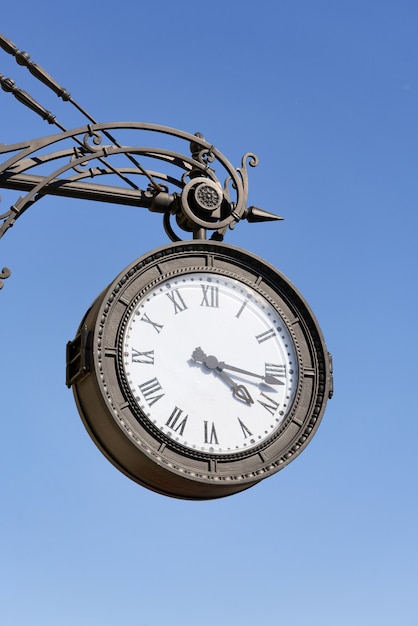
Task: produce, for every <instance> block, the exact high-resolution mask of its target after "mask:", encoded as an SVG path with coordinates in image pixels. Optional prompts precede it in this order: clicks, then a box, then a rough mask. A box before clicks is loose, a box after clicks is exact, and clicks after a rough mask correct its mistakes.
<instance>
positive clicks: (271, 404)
mask: <svg viewBox="0 0 418 626" xmlns="http://www.w3.org/2000/svg"><path fill="white" fill-rule="evenodd" d="M261 395H262V396H263V397H264V398H265V399H266V400H267V402H263V400H257V402H259V403H260V404H261V405H262V406H263V407H264V408H265V409H267V411H268V412H269V413H271V415H274V414H275V412H276V411H277V409H278V407H279V403H278V402H276V400H273V398H270V396H268V395H267V394H265V393H264V392H263V391H262V392H261Z"/></svg>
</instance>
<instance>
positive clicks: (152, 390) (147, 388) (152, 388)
mask: <svg viewBox="0 0 418 626" xmlns="http://www.w3.org/2000/svg"><path fill="white" fill-rule="evenodd" d="M139 389H140V391H141V393H142V395H143V396H144V399H145V401H146V402H147V403H148V405H149V406H152V405H153V404H155V402H157V400H160V398H162V397H163V395H164V394H163V393H161V394H159V395H154V394H156V393H158V392H159V391H162V387H161V385H160V383H159V382H158V380H157V379H156V378H151V380H147V382H145V383H142V385H139Z"/></svg>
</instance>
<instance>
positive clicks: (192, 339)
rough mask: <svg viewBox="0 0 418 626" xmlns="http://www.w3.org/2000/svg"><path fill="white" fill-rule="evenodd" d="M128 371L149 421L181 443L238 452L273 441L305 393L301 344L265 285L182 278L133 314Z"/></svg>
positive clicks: (218, 276) (150, 294) (126, 344)
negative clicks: (298, 397) (300, 384)
mask: <svg viewBox="0 0 418 626" xmlns="http://www.w3.org/2000/svg"><path fill="white" fill-rule="evenodd" d="M123 369H124V375H125V377H126V382H127V385H128V388H129V390H130V392H131V394H132V397H133V399H134V401H135V403H136V405H137V406H138V407H139V409H140V413H141V415H145V417H146V419H148V420H149V422H150V424H152V427H153V428H154V429H156V430H157V431H159V432H160V433H161V434H162V435H163V436H164V437H165V438H167V439H170V441H171V442H173V443H174V444H175V445H176V446H182V447H184V448H187V449H189V450H193V451H195V452H197V453H203V454H204V453H206V454H207V453H210V454H214V455H230V454H237V453H242V452H245V451H246V450H251V449H252V448H254V447H255V446H258V445H260V444H262V443H263V442H265V441H266V440H267V439H269V438H271V437H272V436H273V435H274V434H275V432H276V431H277V429H279V428H280V425H281V424H282V422H283V420H284V419H285V417H286V415H287V414H288V412H289V410H290V408H291V405H292V401H293V399H294V397H295V393H296V389H297V387H298V375H299V372H298V358H297V353H296V348H295V341H294V338H293V336H292V334H291V332H290V331H289V328H288V326H287V325H286V323H285V321H284V319H283V317H282V316H281V315H280V314H279V312H278V311H277V310H276V308H275V307H274V306H273V305H272V304H271V303H270V301H269V300H268V299H267V298H266V297H264V295H263V293H262V292H261V291H258V290H257V288H256V287H254V288H252V287H250V286H248V285H246V284H245V283H244V282H241V281H240V280H237V279H235V278H232V277H230V276H229V275H225V274H222V273H220V272H219V273H217V272H206V271H205V272H187V273H179V274H178V275H175V276H173V277H170V279H163V280H161V282H159V283H157V284H156V285H155V286H154V287H152V288H150V289H149V290H147V291H146V293H145V295H143V296H142V297H141V298H140V299H139V300H137V301H136V302H135V304H134V306H133V308H131V310H130V313H129V317H128V319H127V321H126V326H125V332H124V337H123Z"/></svg>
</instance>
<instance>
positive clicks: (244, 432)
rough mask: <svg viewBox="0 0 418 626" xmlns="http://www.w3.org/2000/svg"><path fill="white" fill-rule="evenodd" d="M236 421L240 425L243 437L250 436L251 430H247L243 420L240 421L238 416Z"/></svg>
mask: <svg viewBox="0 0 418 626" xmlns="http://www.w3.org/2000/svg"><path fill="white" fill-rule="evenodd" d="M238 421H239V425H240V426H241V430H242V432H243V435H244V438H245V439H247V437H252V432H251V431H250V430H248V428H247V427H246V425H245V424H244V422H242V421H241V420H240V418H239V417H238Z"/></svg>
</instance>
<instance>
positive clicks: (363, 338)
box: [0, 0, 418, 626]
mask: <svg viewBox="0 0 418 626" xmlns="http://www.w3.org/2000/svg"><path fill="white" fill-rule="evenodd" d="M417 27H418V8H417V5H416V3H415V2H412V1H407V0H400V1H398V2H396V3H394V2H389V1H386V0H384V1H382V2H377V1H373V0H365V1H362V2H360V1H358V0H354V1H350V2H338V3H337V2H331V1H330V0H319V1H317V2H308V1H307V0H296V1H293V2H290V1H278V2H269V1H267V0H260V1H259V2H257V3H254V2H247V0H243V1H242V2H240V3H233V2H225V1H223V2H220V1H219V0H214V1H213V2H212V3H211V4H207V5H204V6H203V5H198V4H196V3H192V2H188V1H182V0H180V1H178V2H176V3H172V2H168V0H162V1H161V2H159V3H155V4H154V5H152V6H151V5H150V4H149V3H144V2H134V1H132V0H131V1H121V2H119V3H117V5H115V4H110V3H102V2H101V3H99V2H95V1H92V2H88V3H86V2H81V1H80V0H74V1H73V2H72V3H55V2H54V3H53V2H50V1H46V0H44V1H42V0H40V1H39V2H36V3H32V2H28V1H27V0H23V1H22V2H19V3H14V4H12V3H7V4H6V5H5V6H4V7H2V17H1V28H0V31H1V32H2V33H3V34H4V35H5V36H6V37H8V38H9V39H11V40H12V41H14V42H15V44H16V45H17V47H18V48H20V49H23V50H26V51H27V52H29V54H30V55H31V58H32V60H33V61H35V62H37V63H38V64H40V65H41V66H43V67H44V68H45V69H46V70H47V71H48V72H49V73H50V74H51V75H52V76H53V77H54V78H55V79H56V80H57V81H58V82H59V83H60V84H62V85H63V86H64V87H65V88H66V89H68V90H69V91H70V92H71V94H72V96H73V98H74V99H75V100H77V101H78V102H80V104H81V105H82V106H83V107H84V108H85V109H86V110H88V111H89V112H90V113H91V114H92V115H93V116H94V117H95V118H96V119H97V120H99V121H103V122H105V121H106V122H109V121H146V122H152V123H158V124H163V125H167V126H172V127H175V128H179V129H181V130H184V131H187V132H191V133H194V132H196V131H200V132H202V133H203V134H204V136H205V137H206V139H207V140H208V141H210V142H211V143H213V144H214V145H215V146H216V147H217V148H218V149H219V150H221V151H222V152H223V153H224V154H225V155H226V156H227V158H228V159H229V160H230V162H232V163H233V164H234V165H236V167H239V166H240V163H241V157H242V155H243V154H244V153H246V152H248V151H251V152H254V153H256V154H257V155H258V157H259V160H260V162H259V165H258V167H257V168H255V169H252V170H250V172H249V176H250V192H249V204H254V205H256V206H259V207H262V208H264V209H266V210H268V211H272V212H274V213H277V214H279V215H282V216H283V217H285V220H284V221H283V222H278V223H275V224H255V225H249V224H246V223H243V224H239V225H238V226H237V228H236V229H235V230H234V231H231V232H229V233H228V235H227V237H226V242H227V243H231V244H233V245H236V246H239V247H242V248H246V249H248V250H250V251H252V252H254V253H255V254H258V255H260V256H262V257H264V258H265V259H266V260H267V261H268V262H269V263H272V264H273V265H275V266H276V267H277V268H278V269H279V270H280V271H281V272H283V273H284V274H286V275H287V276H288V277H289V279H290V280H291V281H292V282H293V284H294V285H295V286H296V287H297V288H298V289H299V290H300V291H301V292H302V293H303V295H304V296H305V298H306V299H307V301H308V302H309V304H310V306H311V307H312V309H313V311H314V313H315V315H316V317H317V319H318V321H319V323H320V326H321V328H322V331H323V333H324V336H325V340H326V342H327V346H328V349H329V350H330V352H332V354H333V358H334V369H335V396H334V398H333V399H332V400H331V401H330V402H329V403H328V406H327V410H326V413H325V416H324V418H323V420H322V423H321V426H320V428H319V430H318V432H317V434H316V436H315V437H314V439H313V441H312V442H311V444H310V445H309V446H308V447H307V448H306V450H305V451H304V452H303V453H302V454H301V455H300V456H299V457H298V458H297V459H296V460H295V461H294V462H293V463H291V464H290V465H289V466H288V467H287V468H286V469H284V470H283V471H281V472H279V473H277V474H276V475H274V476H273V477H271V478H269V479H268V480H265V481H263V482H261V483H260V484H259V485H257V486H256V487H254V488H252V489H250V490H249V491H246V492H244V493H241V494H238V495H235V496H233V497H230V498H226V499H223V500H219V501H214V502H185V501H181V500H173V499H170V498H166V497H163V496H160V495H157V494H155V493H152V492H150V491H147V490H146V489H144V488H141V487H140V486H138V485H137V484H135V483H133V482H131V481H130V480H129V479H127V478H126V477H125V476H123V475H122V474H120V473H119V472H118V471H117V470H116V469H115V468H114V467H113V466H112V465H110V464H109V463H108V461H107V460H106V459H105V458H104V457H103V456H102V455H101V453H100V452H99V451H98V450H97V449H96V447H95V446H94V444H93V443H92V442H91V440H90V438H89V436H88V435H87V433H86V431H85V429H84V427H83V425H82V423H81V420H80V418H79V416H78V413H77V410H76V407H75V404H74V401H73V397H72V393H71V391H69V390H68V389H67V388H66V387H65V384H64V382H65V345H66V342H67V341H68V340H69V339H72V338H73V336H74V334H75V331H76V329H77V327H78V324H79V322H80V320H81V318H82V316H83V314H84V312H85V310H86V309H87V307H88V306H89V305H90V303H91V302H92V300H94V299H95V297H96V296H97V295H98V294H99V293H100V291H101V290H102V289H103V288H104V287H105V286H106V285H107V284H108V283H109V282H110V281H111V280H112V279H113V278H114V277H115V276H116V275H117V274H118V273H119V271H121V270H122V269H123V268H124V267H125V266H127V265H128V264H129V263H130V262H131V261H132V260H134V259H135V258H136V257H138V256H140V255H142V254H143V253H145V252H147V251H149V250H151V249H153V248H155V247H158V246H160V245H163V244H164V243H168V239H167V237H166V235H165V233H164V231H163V228H162V222H161V217H160V216H159V215H154V214H149V213H148V212H147V211H145V210H143V209H134V208H131V207H125V208H124V207H112V206H110V205H100V204H93V203H90V202H87V201H75V200H69V199H60V198H53V197H47V198H44V199H43V200H42V201H40V202H38V203H36V204H35V205H34V206H33V207H32V208H31V209H30V210H29V211H28V212H27V213H26V214H25V215H23V216H22V217H21V218H20V219H19V220H18V221H17V223H16V225H15V227H14V228H13V229H12V230H11V231H8V232H7V233H6V235H5V237H4V238H3V239H2V240H1V242H0V268H1V267H3V266H9V267H10V268H11V269H12V272H13V274H12V276H11V277H10V278H9V279H8V280H6V281H5V284H4V288H3V290H2V291H1V292H0V301H1V302H0V324H1V329H2V348H1V354H2V358H1V362H0V379H1V381H2V384H1V400H2V401H1V415H2V452H1V455H0V465H1V469H0V476H1V479H0V493H1V501H2V514H1V516H0V537H1V539H0V555H1V556H0V600H1V601H0V622H1V623H2V624H4V625H5V626H23V625H25V626H26V625H27V624H30V625H31V626H38V625H39V626H40V625H42V626H56V625H57V624H59V626H74V624H77V625H78V626H116V625H117V626H121V625H123V626H166V625H168V624H170V626H192V625H193V626H194V625H195V624H199V626H209V624H210V625H212V624H214V623H217V624H219V625H220V626H226V624H240V626H250V625H253V624H255V623H264V622H266V623H273V624H286V625H287V626H306V625H307V624H319V623H320V624H321V625H322V626H334V625H335V624H338V625H339V626H348V625H350V626H351V625H352V624H354V623H355V624H357V625H359V626H373V625H374V624H376V625H377V624H378V625H379V626H387V625H389V624H390V625H391V626H392V624H394V623H399V624H403V625H404V626H409V625H411V626H412V625H414V626H415V624H416V622H417V617H418V600H417V594H416V588H417V583H418V566H417V536H416V533H417V531H416V529H417V522H418V504H417V487H416V476H417V469H418V462H417V455H416V442H417V440H418V426H417V422H418V419H417V418H418V414H417V401H416V388H417V384H416V378H417V374H416V372H417V365H416V354H417V348H418V341H417V332H416V309H417V304H418V298H417V295H416V280H417V265H418V264H417V261H418V258H417V256H418V255H417V245H416V233H417V229H418V214H417V202H418V184H417V181H418V176H417V166H418V144H417V139H418V106H417V105H418V72H417V67H418V44H417V37H416V32H417ZM0 59H1V64H0V72H1V73H2V74H3V75H4V76H8V77H12V78H13V79H14V80H15V82H16V84H17V85H18V86H19V87H21V88H22V89H25V90H27V91H28V92H30V93H31V94H32V95H33V96H34V97H36V98H37V99H38V100H39V101H40V102H41V103H42V104H43V105H44V106H45V107H46V108H47V109H49V110H51V111H53V112H54V113H55V114H56V115H57V118H58V119H59V121H60V122H61V123H62V124H63V125H65V126H66V127H67V128H75V127H78V126H81V125H83V124H84V123H85V120H84V118H83V117H82V116H81V115H80V114H79V113H78V112H77V111H75V110H74V109H73V108H71V106H70V105H69V104H68V103H63V102H61V101H60V100H58V99H57V98H56V96H54V95H53V94H51V93H50V92H49V91H48V90H47V89H46V88H45V87H44V86H43V85H41V84H40V83H38V82H37V81H36V80H35V79H34V78H33V77H32V76H31V75H30V74H29V73H28V72H27V71H26V70H25V69H24V68H21V67H19V66H17V65H16V63H15V62H14V60H13V59H12V57H11V56H9V55H7V54H6V53H5V52H3V51H0ZM0 104H1V112H2V122H1V123H0V129H1V136H0V142H2V143H6V144H12V143H15V142H19V141H23V140H25V139H28V138H34V137H41V136H44V135H47V134H51V133H53V132H55V130H54V129H53V128H52V127H51V126H48V124H47V123H46V122H43V121H42V120H41V119H40V118H38V117H37V116H36V115H35V114H34V113H32V112H31V111H29V110H27V109H25V108H24V107H23V106H22V105H20V104H19V103H18V102H17V101H16V100H15V99H14V98H13V97H12V96H11V95H9V94H7V93H5V92H3V91H1V92H0ZM18 195H19V192H8V191H5V192H4V193H2V202H1V207H0V213H2V212H5V211H7V210H8V208H9V207H10V205H11V204H13V203H14V202H15V201H16V198H17V197H18Z"/></svg>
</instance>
